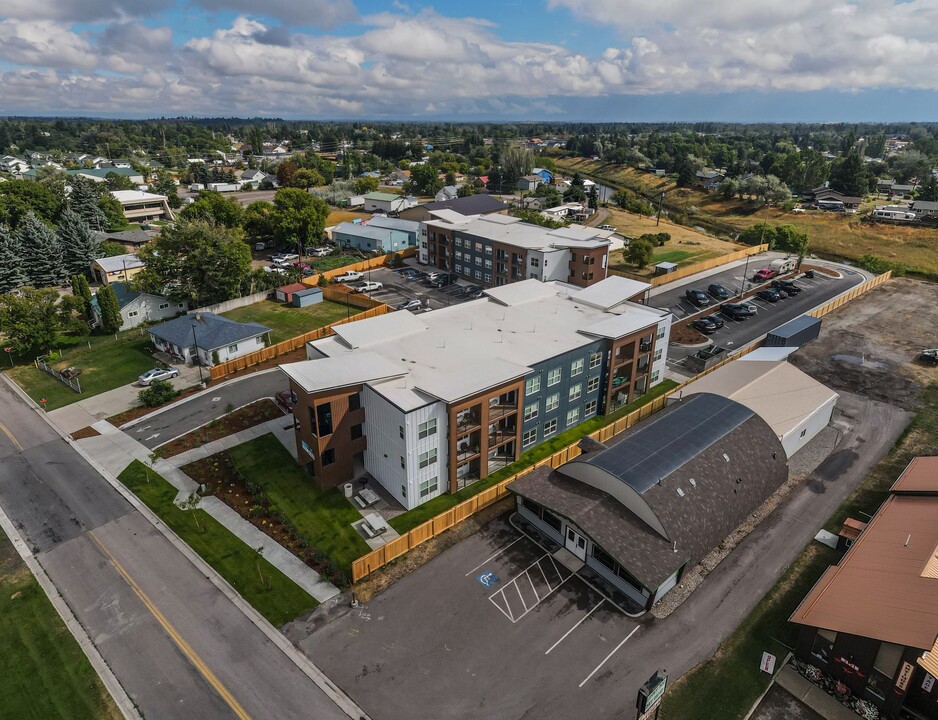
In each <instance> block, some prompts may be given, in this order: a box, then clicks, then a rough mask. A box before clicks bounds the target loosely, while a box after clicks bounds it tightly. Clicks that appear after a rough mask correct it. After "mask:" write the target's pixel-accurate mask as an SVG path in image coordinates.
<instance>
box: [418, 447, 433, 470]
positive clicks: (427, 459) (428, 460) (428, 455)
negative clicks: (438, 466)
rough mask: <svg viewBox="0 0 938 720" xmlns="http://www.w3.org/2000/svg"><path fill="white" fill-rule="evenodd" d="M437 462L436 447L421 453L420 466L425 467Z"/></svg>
mask: <svg viewBox="0 0 938 720" xmlns="http://www.w3.org/2000/svg"><path fill="white" fill-rule="evenodd" d="M435 462H436V448H433V449H432V450H427V452H422V453H420V467H421V468H425V467H427V466H429V465H432V464H433V463H435Z"/></svg>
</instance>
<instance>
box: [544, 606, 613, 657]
mask: <svg viewBox="0 0 938 720" xmlns="http://www.w3.org/2000/svg"><path fill="white" fill-rule="evenodd" d="M604 602H606V598H603V599H602V600H600V601H599V602H598V603H596V605H595V606H594V607H593V609H592V610H590V611H589V612H588V613H586V615H584V616H583V617H581V618H580V619H579V620H577V623H576V625H574V626H573V627H572V628H570V629H569V630H567V632H565V633H564V634H563V636H562V637H561V638H560V639H559V640H558V641H557V642H555V643H554V644H553V645H551V646H550V647H549V648H547V652H545V653H544V654H545V655H550V651H551V650H553V649H554V648H555V647H557V646H558V645H559V644H560V643H562V642H563V641H564V640H566V639H567V635H569V634H570V633H572V632H573V631H574V630H576V629H577V628H578V627H580V624H581V623H582V622H583V621H584V620H586V618H588V617H589V616H590V615H592V614H593V613H594V612H596V611H597V610H598V609H599V606H600V605H602V604H603V603H604Z"/></svg>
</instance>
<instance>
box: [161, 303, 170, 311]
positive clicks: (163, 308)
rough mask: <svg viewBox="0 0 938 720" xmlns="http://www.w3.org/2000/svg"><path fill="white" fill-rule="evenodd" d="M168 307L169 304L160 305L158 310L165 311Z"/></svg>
mask: <svg viewBox="0 0 938 720" xmlns="http://www.w3.org/2000/svg"><path fill="white" fill-rule="evenodd" d="M168 307H169V303H160V310H165V309H166V308H168Z"/></svg>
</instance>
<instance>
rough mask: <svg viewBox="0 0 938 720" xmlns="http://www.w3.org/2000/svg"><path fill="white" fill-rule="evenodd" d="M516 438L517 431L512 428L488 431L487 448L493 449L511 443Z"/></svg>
mask: <svg viewBox="0 0 938 720" xmlns="http://www.w3.org/2000/svg"><path fill="white" fill-rule="evenodd" d="M516 437H517V430H516V428H513V427H508V428H498V429H497V430H492V429H489V447H490V448H491V447H495V446H496V445H501V444H503V443H506V442H511V441H512V440H514V439H515V438H516Z"/></svg>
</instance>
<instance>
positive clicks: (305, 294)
mask: <svg viewBox="0 0 938 720" xmlns="http://www.w3.org/2000/svg"><path fill="white" fill-rule="evenodd" d="M321 302H322V288H318V287H314V288H305V289H304V290H297V291H296V292H295V293H293V300H292V301H291V304H292V305H293V307H298V308H303V307H307V306H308V305H315V304H316V303H321Z"/></svg>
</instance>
